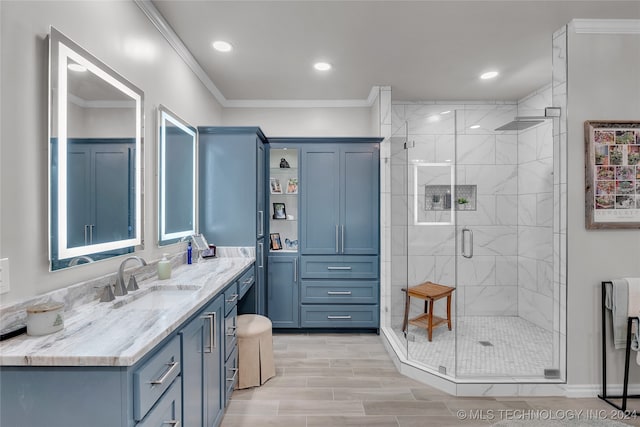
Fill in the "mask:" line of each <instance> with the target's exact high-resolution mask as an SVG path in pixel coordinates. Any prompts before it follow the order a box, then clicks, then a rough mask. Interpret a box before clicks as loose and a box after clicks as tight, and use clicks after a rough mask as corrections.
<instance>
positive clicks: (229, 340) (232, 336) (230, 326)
mask: <svg viewBox="0 0 640 427" xmlns="http://www.w3.org/2000/svg"><path fill="white" fill-rule="evenodd" d="M237 321H238V308H237V307H234V308H233V310H231V312H229V314H228V315H227V316H225V318H224V336H225V347H224V348H225V355H224V360H227V359H228V358H229V356H230V355H231V352H232V351H233V350H235V348H236V343H237V339H238V338H237V335H236V334H237V328H236V326H237Z"/></svg>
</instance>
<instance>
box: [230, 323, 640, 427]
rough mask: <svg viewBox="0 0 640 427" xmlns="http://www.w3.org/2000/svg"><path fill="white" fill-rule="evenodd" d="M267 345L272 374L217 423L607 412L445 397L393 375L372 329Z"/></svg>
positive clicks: (424, 422) (236, 399)
mask: <svg viewBox="0 0 640 427" xmlns="http://www.w3.org/2000/svg"><path fill="white" fill-rule="evenodd" d="M273 345H274V357H275V362H276V377H274V378H272V379H270V380H269V381H268V382H267V383H265V384H264V385H262V386H261V387H255V388H250V389H245V390H236V391H234V393H233V396H232V398H231V402H230V403H229V406H228V407H227V410H226V413H225V416H224V419H223V421H222V427H238V426H246V427H272V426H273V427H340V426H367V427H387V426H389V427H418V426H421V427H422V426H461V425H462V426H487V425H491V424H493V423H496V422H499V421H502V420H503V419H505V418H509V417H511V419H517V418H514V417H517V416H519V415H518V414H523V413H529V414H531V413H533V412H524V411H529V410H536V409H537V410H548V411H566V412H556V413H559V414H562V413H564V414H566V416H573V417H577V416H578V415H579V414H580V412H579V411H580V410H582V411H583V413H582V415H581V416H585V417H587V416H589V417H591V419H594V418H598V417H600V414H605V415H607V416H608V417H607V418H611V412H612V410H613V407H611V406H609V405H608V404H606V403H605V402H603V401H602V400H600V399H597V398H589V399H567V398H562V397H560V398H559V397H528V398H524V397H496V398H492V397H487V398H482V397H455V396H451V395H449V394H447V393H444V392H441V391H439V390H437V389H435V388H432V387H429V386H427V385H425V384H422V383H420V382H417V381H414V380H412V379H410V378H408V377H405V376H404V375H401V374H400V373H398V372H397V371H396V369H395V367H394V365H393V363H392V362H391V359H390V358H389V356H388V355H387V352H386V350H385V349H384V346H383V344H382V338H381V337H380V336H378V335H375V334H274V336H273ZM632 405H633V404H629V406H630V409H631V407H632ZM637 406H638V407H639V408H640V404H638V405H637ZM638 412H639V413H640V409H639V410H638ZM459 413H462V414H464V416H465V417H466V418H467V419H462V417H461V416H459V415H458V414H459ZM469 418H476V419H469ZM600 418H601V417H600ZM624 423H625V424H629V425H637V426H640V422H639V421H638V419H635V420H625V421H624Z"/></svg>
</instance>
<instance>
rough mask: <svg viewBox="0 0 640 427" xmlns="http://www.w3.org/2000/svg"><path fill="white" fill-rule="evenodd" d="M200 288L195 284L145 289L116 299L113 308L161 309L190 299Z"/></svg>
mask: <svg viewBox="0 0 640 427" xmlns="http://www.w3.org/2000/svg"><path fill="white" fill-rule="evenodd" d="M198 290H200V287H197V286H192V287H189V286H183V287H180V288H177V287H157V288H151V289H145V290H142V291H138V292H142V293H140V294H138V295H136V294H135V292H134V293H131V294H129V295H128V298H126V299H123V300H121V301H117V302H116V303H115V304H114V305H113V308H120V307H127V308H132V309H140V310H163V309H167V308H171V307H175V306H179V305H180V304H182V303H184V302H186V301H188V300H190V299H191V298H193V295H194V294H195V293H196V292H197V291H198Z"/></svg>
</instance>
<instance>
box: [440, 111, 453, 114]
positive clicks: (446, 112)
mask: <svg viewBox="0 0 640 427" xmlns="http://www.w3.org/2000/svg"><path fill="white" fill-rule="evenodd" d="M450 112H451V110H447V111H443V112H442V113H440V114H442V115H445V114H449V113H450Z"/></svg>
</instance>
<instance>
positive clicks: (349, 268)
mask: <svg viewBox="0 0 640 427" xmlns="http://www.w3.org/2000/svg"><path fill="white" fill-rule="evenodd" d="M327 270H351V267H331V266H329V267H327Z"/></svg>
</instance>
